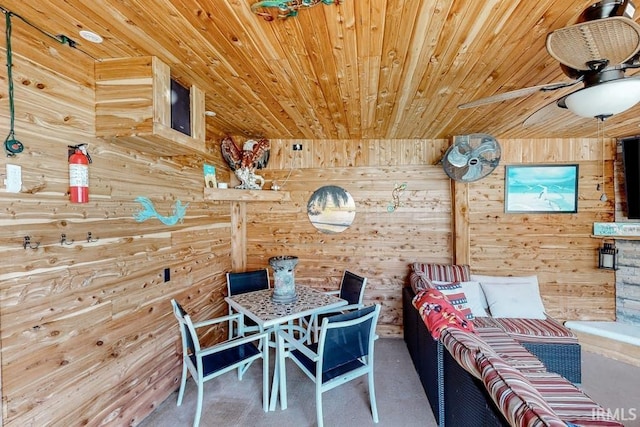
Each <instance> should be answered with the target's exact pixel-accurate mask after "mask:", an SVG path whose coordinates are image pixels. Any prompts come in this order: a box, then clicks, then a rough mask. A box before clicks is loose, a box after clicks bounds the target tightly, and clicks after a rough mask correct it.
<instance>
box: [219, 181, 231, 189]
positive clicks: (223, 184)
mask: <svg viewBox="0 0 640 427" xmlns="http://www.w3.org/2000/svg"><path fill="white" fill-rule="evenodd" d="M218 188H229V186H228V184H227V183H226V182H219V183H218Z"/></svg>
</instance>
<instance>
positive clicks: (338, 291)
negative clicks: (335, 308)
mask: <svg viewBox="0 0 640 427" xmlns="http://www.w3.org/2000/svg"><path fill="white" fill-rule="evenodd" d="M323 294H325V295H340V289H338V290H335V291H325V292H323Z"/></svg>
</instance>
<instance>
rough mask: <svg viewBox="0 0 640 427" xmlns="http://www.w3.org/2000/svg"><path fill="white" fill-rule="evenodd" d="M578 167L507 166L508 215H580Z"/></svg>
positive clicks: (569, 165) (573, 165) (506, 206)
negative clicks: (578, 213)
mask: <svg viewBox="0 0 640 427" xmlns="http://www.w3.org/2000/svg"><path fill="white" fill-rule="evenodd" d="M578 177H579V175H578V165H577V164H563V165H507V166H506V167H505V186H504V193H505V194H504V211H505V212H506V213H577V212H578Z"/></svg>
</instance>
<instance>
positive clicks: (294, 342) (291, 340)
mask: <svg viewBox="0 0 640 427" xmlns="http://www.w3.org/2000/svg"><path fill="white" fill-rule="evenodd" d="M278 335H279V336H280V338H282V339H284V340H285V341H286V342H287V343H288V344H289V345H291V347H295V349H296V350H300V352H301V353H302V354H304V355H305V356H307V357H308V358H309V359H311V360H313V361H317V360H318V358H319V357H320V356H319V355H318V354H317V353H314V352H313V351H311V350H310V349H309V347H307V346H306V345H304V343H303V342H302V341H300V340H299V339H298V338H296V337H294V336H293V335H291V334H290V333H289V332H286V331H283V330H282V329H279V330H278Z"/></svg>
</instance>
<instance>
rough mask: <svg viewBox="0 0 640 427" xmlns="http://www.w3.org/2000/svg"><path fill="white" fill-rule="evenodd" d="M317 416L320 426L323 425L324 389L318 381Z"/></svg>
mask: <svg viewBox="0 0 640 427" xmlns="http://www.w3.org/2000/svg"><path fill="white" fill-rule="evenodd" d="M316 417H317V418H318V427H322V426H323V423H324V421H323V419H322V390H321V389H320V386H319V385H318V384H317V383H316Z"/></svg>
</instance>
